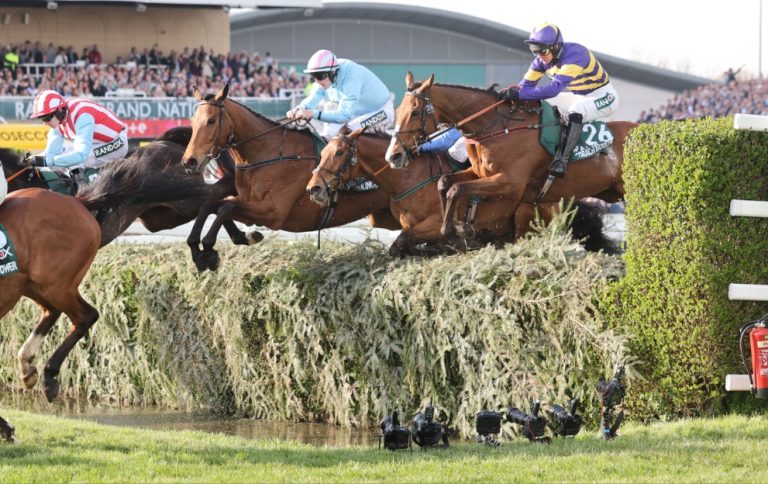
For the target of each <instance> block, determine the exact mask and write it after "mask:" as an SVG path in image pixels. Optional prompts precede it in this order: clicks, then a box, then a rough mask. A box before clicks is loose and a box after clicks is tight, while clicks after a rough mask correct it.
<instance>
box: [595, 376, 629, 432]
mask: <svg viewBox="0 0 768 484" xmlns="http://www.w3.org/2000/svg"><path fill="white" fill-rule="evenodd" d="M624 377H625V373H624V367H623V366H620V367H619V369H618V370H616V374H615V375H614V376H613V378H612V379H611V380H610V381H607V382H606V381H605V380H600V381H599V382H598V384H597V393H599V394H600V405H601V408H600V435H601V437H602V438H604V439H607V440H611V439H614V438H616V437H617V436H618V433H617V432H618V430H619V426H621V423H622V422H623V421H624V410H623V409H622V410H621V411H620V412H619V413H618V414H616V417H615V419H614V416H613V412H614V410H615V408H616V407H618V406H621V405H622V404H623V402H624V397H625V396H626V393H627V389H626V387H625V386H624Z"/></svg>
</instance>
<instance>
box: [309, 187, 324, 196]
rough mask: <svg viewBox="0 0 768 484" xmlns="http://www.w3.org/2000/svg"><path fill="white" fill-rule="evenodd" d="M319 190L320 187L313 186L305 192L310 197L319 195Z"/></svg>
mask: <svg viewBox="0 0 768 484" xmlns="http://www.w3.org/2000/svg"><path fill="white" fill-rule="evenodd" d="M320 190H321V188H320V186H319V185H315V186H313V187H310V188H309V190H307V191H308V192H309V194H310V195H317V194H318V193H320Z"/></svg>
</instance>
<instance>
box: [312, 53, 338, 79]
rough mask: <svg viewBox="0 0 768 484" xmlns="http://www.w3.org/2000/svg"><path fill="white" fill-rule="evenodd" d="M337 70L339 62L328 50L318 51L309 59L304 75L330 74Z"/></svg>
mask: <svg viewBox="0 0 768 484" xmlns="http://www.w3.org/2000/svg"><path fill="white" fill-rule="evenodd" d="M338 68H339V60H338V59H337V58H336V56H335V55H333V52H331V51H330V50H325V49H320V50H318V51H317V52H315V53H314V54H312V57H310V58H309V62H307V68H306V69H304V73H305V74H314V73H315V72H331V71H335V70H336V69H338Z"/></svg>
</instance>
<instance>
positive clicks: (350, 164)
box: [307, 127, 514, 256]
mask: <svg viewBox="0 0 768 484" xmlns="http://www.w3.org/2000/svg"><path fill="white" fill-rule="evenodd" d="M363 131H364V130H363V129H358V130H356V131H354V132H351V133H350V132H349V130H348V129H346V127H344V128H342V130H341V131H340V132H339V134H337V135H336V136H335V137H333V138H332V139H331V140H329V142H328V144H327V145H326V146H325V148H323V151H322V153H321V160H320V165H319V166H318V167H317V168H316V169H315V171H314V175H313V176H312V179H311V180H310V181H309V184H308V185H307V191H308V192H309V194H310V198H312V200H313V201H315V202H317V203H320V204H322V205H327V204H328V203H329V202H330V200H331V197H332V196H333V192H334V191H335V190H336V189H338V188H339V187H340V186H343V185H344V184H346V183H347V182H349V180H352V179H355V178H357V177H360V176H364V177H366V178H368V179H370V180H373V182H374V183H376V184H377V185H378V186H380V187H381V188H382V189H383V190H384V191H385V192H386V193H387V195H388V196H389V197H390V202H389V209H390V211H391V212H392V214H393V215H394V216H395V217H396V218H397V219H398V220H399V221H400V225H402V227H403V230H402V232H400V235H399V236H398V237H397V239H395V241H394V242H393V243H392V245H391V246H390V248H389V253H390V255H393V256H399V255H402V254H423V253H434V252H435V251H434V247H428V248H425V249H424V250H419V249H418V248H417V246H418V245H419V244H422V243H425V242H426V243H431V244H434V243H435V242H442V241H443V237H442V235H441V234H440V225H441V223H442V220H443V215H442V209H441V208H440V197H439V195H438V193H437V180H438V179H439V178H440V177H441V176H442V175H444V174H447V173H453V172H454V171H455V169H453V168H452V167H451V165H450V163H449V162H448V161H446V160H445V159H443V158H442V157H440V156H439V155H435V154H429V155H427V154H424V155H419V156H418V160H416V161H418V162H417V163H412V164H410V165H409V166H408V167H407V168H405V169H402V170H391V169H389V165H388V164H387V162H386V161H384V153H385V152H386V150H387V146H388V145H389V139H390V137H389V135H386V137H384V135H381V134H365V135H363ZM461 210H462V213H465V212H466V207H463V208H462V209H461ZM513 219H514V211H513V210H511V207H510V204H509V203H508V202H497V201H492V202H490V204H485V203H483V204H481V206H480V210H478V211H477V216H476V218H475V219H474V221H468V222H467V223H472V222H474V224H473V227H475V228H476V229H477V231H478V233H482V234H488V235H490V236H492V237H493V238H495V239H499V238H501V237H503V236H506V237H508V238H509V239H510V240H511V238H512V236H513V234H514V227H513V226H512V223H513ZM482 238H484V239H485V238H486V237H482ZM462 242H463V244H462V245H461V246H459V247H453V248H454V249H457V250H462V249H466V248H468V247H467V245H466V244H468V243H471V242H470V241H469V240H467V239H464V240H463V241H462Z"/></svg>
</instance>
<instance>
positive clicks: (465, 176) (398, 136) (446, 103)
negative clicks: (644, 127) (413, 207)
mask: <svg viewBox="0 0 768 484" xmlns="http://www.w3.org/2000/svg"><path fill="white" fill-rule="evenodd" d="M434 77H435V76H434V74H433V75H431V76H430V77H429V78H428V79H426V80H424V81H421V82H414V78H413V74H411V73H410V72H408V74H407V75H406V78H405V83H406V86H407V92H406V93H405V96H403V100H402V102H401V103H400V106H398V108H397V112H396V116H395V118H396V125H395V133H394V134H393V136H392V140H391V144H390V146H389V148H388V150H387V154H386V159H387V161H388V162H390V164H392V166H393V167H395V168H400V167H402V166H404V165H405V164H407V163H408V159H409V156H408V154H409V153H410V152H411V151H412V150H413V149H414V148H415V147H416V146H417V145H419V144H420V143H423V142H424V141H425V140H426V138H427V135H428V134H429V128H428V125H429V124H431V125H434V126H435V127H436V125H437V123H438V122H443V123H450V124H453V125H457V126H458V127H459V128H460V129H461V131H462V134H464V136H465V137H466V138H467V148H468V152H469V155H470V159H471V162H472V170H471V171H463V172H459V173H456V174H452V175H446V176H444V177H443V178H441V179H440V182H439V183H438V190H439V192H440V195H441V201H442V203H443V207H444V219H443V226H442V229H441V231H442V233H443V235H445V236H446V237H448V238H451V237H456V234H457V233H458V231H459V230H461V229H462V227H463V224H462V223H461V222H459V220H458V219H457V203H458V201H459V200H461V199H462V198H464V197H469V196H478V197H481V198H483V199H487V198H494V199H503V200H508V201H509V202H510V203H512V204H513V205H514V206H517V205H519V204H520V203H528V204H536V203H538V202H542V203H547V202H557V201H559V200H560V199H563V198H565V199H568V198H571V197H573V198H582V197H596V198H600V199H602V200H604V201H606V202H616V201H619V200H621V199H623V196H624V182H623V180H622V171H621V167H622V162H623V158H624V149H623V148H624V139H625V138H626V136H627V134H628V133H629V131H630V130H631V129H632V128H634V127H635V126H637V124H635V123H630V122H612V123H608V126H609V128H610V130H611V131H612V133H613V135H614V141H613V145H612V149H611V150H610V151H609V152H608V153H598V154H597V155H595V156H592V157H590V158H587V159H585V160H581V161H577V162H571V163H570V166H569V168H568V172H567V175H566V176H565V178H562V179H557V180H555V182H554V183H553V184H552V186H551V187H550V188H549V190H548V191H547V192H546V195H545V196H544V197H543V198H541V200H539V193H540V190H541V188H542V187H543V186H544V183H545V181H546V179H547V175H548V169H547V168H548V166H549V162H550V161H551V159H552V156H551V155H550V154H549V153H547V151H546V150H545V149H544V148H543V147H542V146H541V145H540V143H539V129H538V128H539V126H540V120H539V115H540V112H541V104H540V102H539V101H535V102H517V103H511V104H510V103H501V104H500V105H499V103H497V106H496V107H495V108H492V109H491V110H488V111H486V112H483V113H481V111H483V110H484V109H486V108H489V107H491V106H493V105H494V103H496V93H495V91H494V90H482V89H477V88H472V87H466V86H453V85H443V84H436V83H435V82H434ZM475 115H476V116H475ZM433 129H434V128H433Z"/></svg>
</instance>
